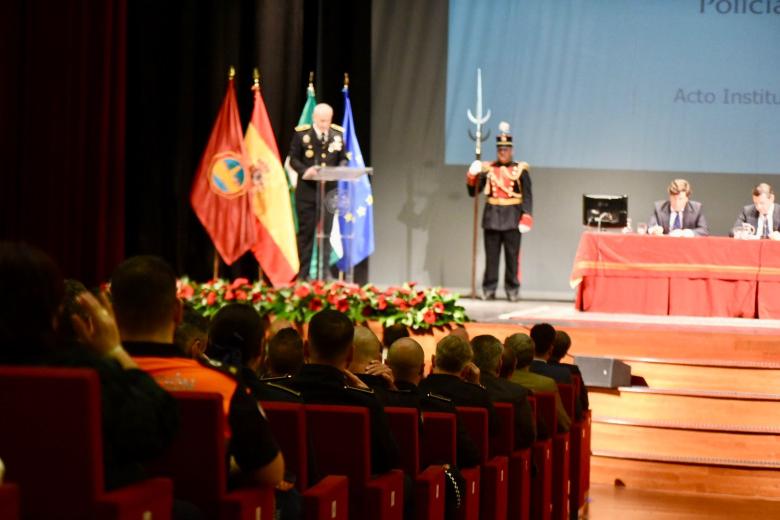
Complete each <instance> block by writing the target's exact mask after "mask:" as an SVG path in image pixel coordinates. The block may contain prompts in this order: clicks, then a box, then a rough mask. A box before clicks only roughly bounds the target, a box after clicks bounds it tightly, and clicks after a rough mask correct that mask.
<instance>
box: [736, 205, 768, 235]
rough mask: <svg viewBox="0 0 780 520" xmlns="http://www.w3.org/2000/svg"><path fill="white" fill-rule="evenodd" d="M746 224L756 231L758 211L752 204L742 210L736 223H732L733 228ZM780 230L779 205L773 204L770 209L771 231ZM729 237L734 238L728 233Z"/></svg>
mask: <svg viewBox="0 0 780 520" xmlns="http://www.w3.org/2000/svg"><path fill="white" fill-rule="evenodd" d="M745 222H747V223H748V224H750V225H751V226H753V228H754V229H758V210H757V209H756V207H755V206H754V205H753V204H748V205H747V206H745V207H744V208H742V212H741V213H740V214H739V216H738V217H737V221H736V222H734V227H737V226H741V225H742V224H744V223H745ZM778 230H780V204H775V205H774V207H773V208H772V229H771V230H770V232H771V231H778ZM729 235H730V236H734V233H733V232H730V233H729Z"/></svg>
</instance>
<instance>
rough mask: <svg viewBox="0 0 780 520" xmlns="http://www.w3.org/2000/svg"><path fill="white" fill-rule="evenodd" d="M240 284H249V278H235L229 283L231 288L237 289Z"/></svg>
mask: <svg viewBox="0 0 780 520" xmlns="http://www.w3.org/2000/svg"><path fill="white" fill-rule="evenodd" d="M242 285H249V280H247V279H246V278H236V279H235V280H233V283H231V284H230V288H231V289H238V288H239V287H241V286H242Z"/></svg>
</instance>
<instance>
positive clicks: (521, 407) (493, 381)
mask: <svg viewBox="0 0 780 520" xmlns="http://www.w3.org/2000/svg"><path fill="white" fill-rule="evenodd" d="M480 382H481V383H482V384H483V385H484V386H485V389H486V390H487V391H488V394H490V398H491V399H493V402H495V403H512V405H513V408H514V410H515V448H516V449H518V450H521V449H523V448H530V447H531V444H533V442H534V441H535V440H536V424H535V422H534V417H533V411H532V410H531V405H530V403H529V402H528V396H529V395H531V391H530V390H528V389H527V388H525V387H523V386H520V385H518V384H517V383H513V382H511V381H508V380H506V379H501V378H498V377H496V376H494V375H491V374H488V373H485V372H482V374H481V376H480Z"/></svg>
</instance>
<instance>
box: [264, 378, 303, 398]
mask: <svg viewBox="0 0 780 520" xmlns="http://www.w3.org/2000/svg"><path fill="white" fill-rule="evenodd" d="M264 383H265V384H266V385H268V386H270V387H272V388H276V389H277V390H282V391H283V392H287V393H288V394H292V395H294V396H295V397H300V396H301V393H300V392H298V391H296V390H293V389H292V388H287V387H286V386H284V385H277V384H276V383H269V382H267V381H264Z"/></svg>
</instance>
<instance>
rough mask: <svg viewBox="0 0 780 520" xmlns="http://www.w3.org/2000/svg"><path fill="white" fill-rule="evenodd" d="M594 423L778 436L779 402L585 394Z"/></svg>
mask: <svg viewBox="0 0 780 520" xmlns="http://www.w3.org/2000/svg"><path fill="white" fill-rule="evenodd" d="M589 396H590V407H591V409H592V410H593V421H594V422H615V423H617V422H620V421H621V420H622V421H625V422H627V423H629V424H630V423H632V422H633V423H634V424H636V423H637V422H641V423H642V424H655V425H658V426H665V427H668V428H682V429H694V430H716V431H717V430H719V431H732V432H754V433H774V434H780V421H778V419H780V402H778V401H775V400H766V401H764V400H748V399H719V398H712V397H699V396H689V395H669V394H653V393H646V392H627V391H620V392H619V393H611V392H598V391H592V392H590V393H589Z"/></svg>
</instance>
